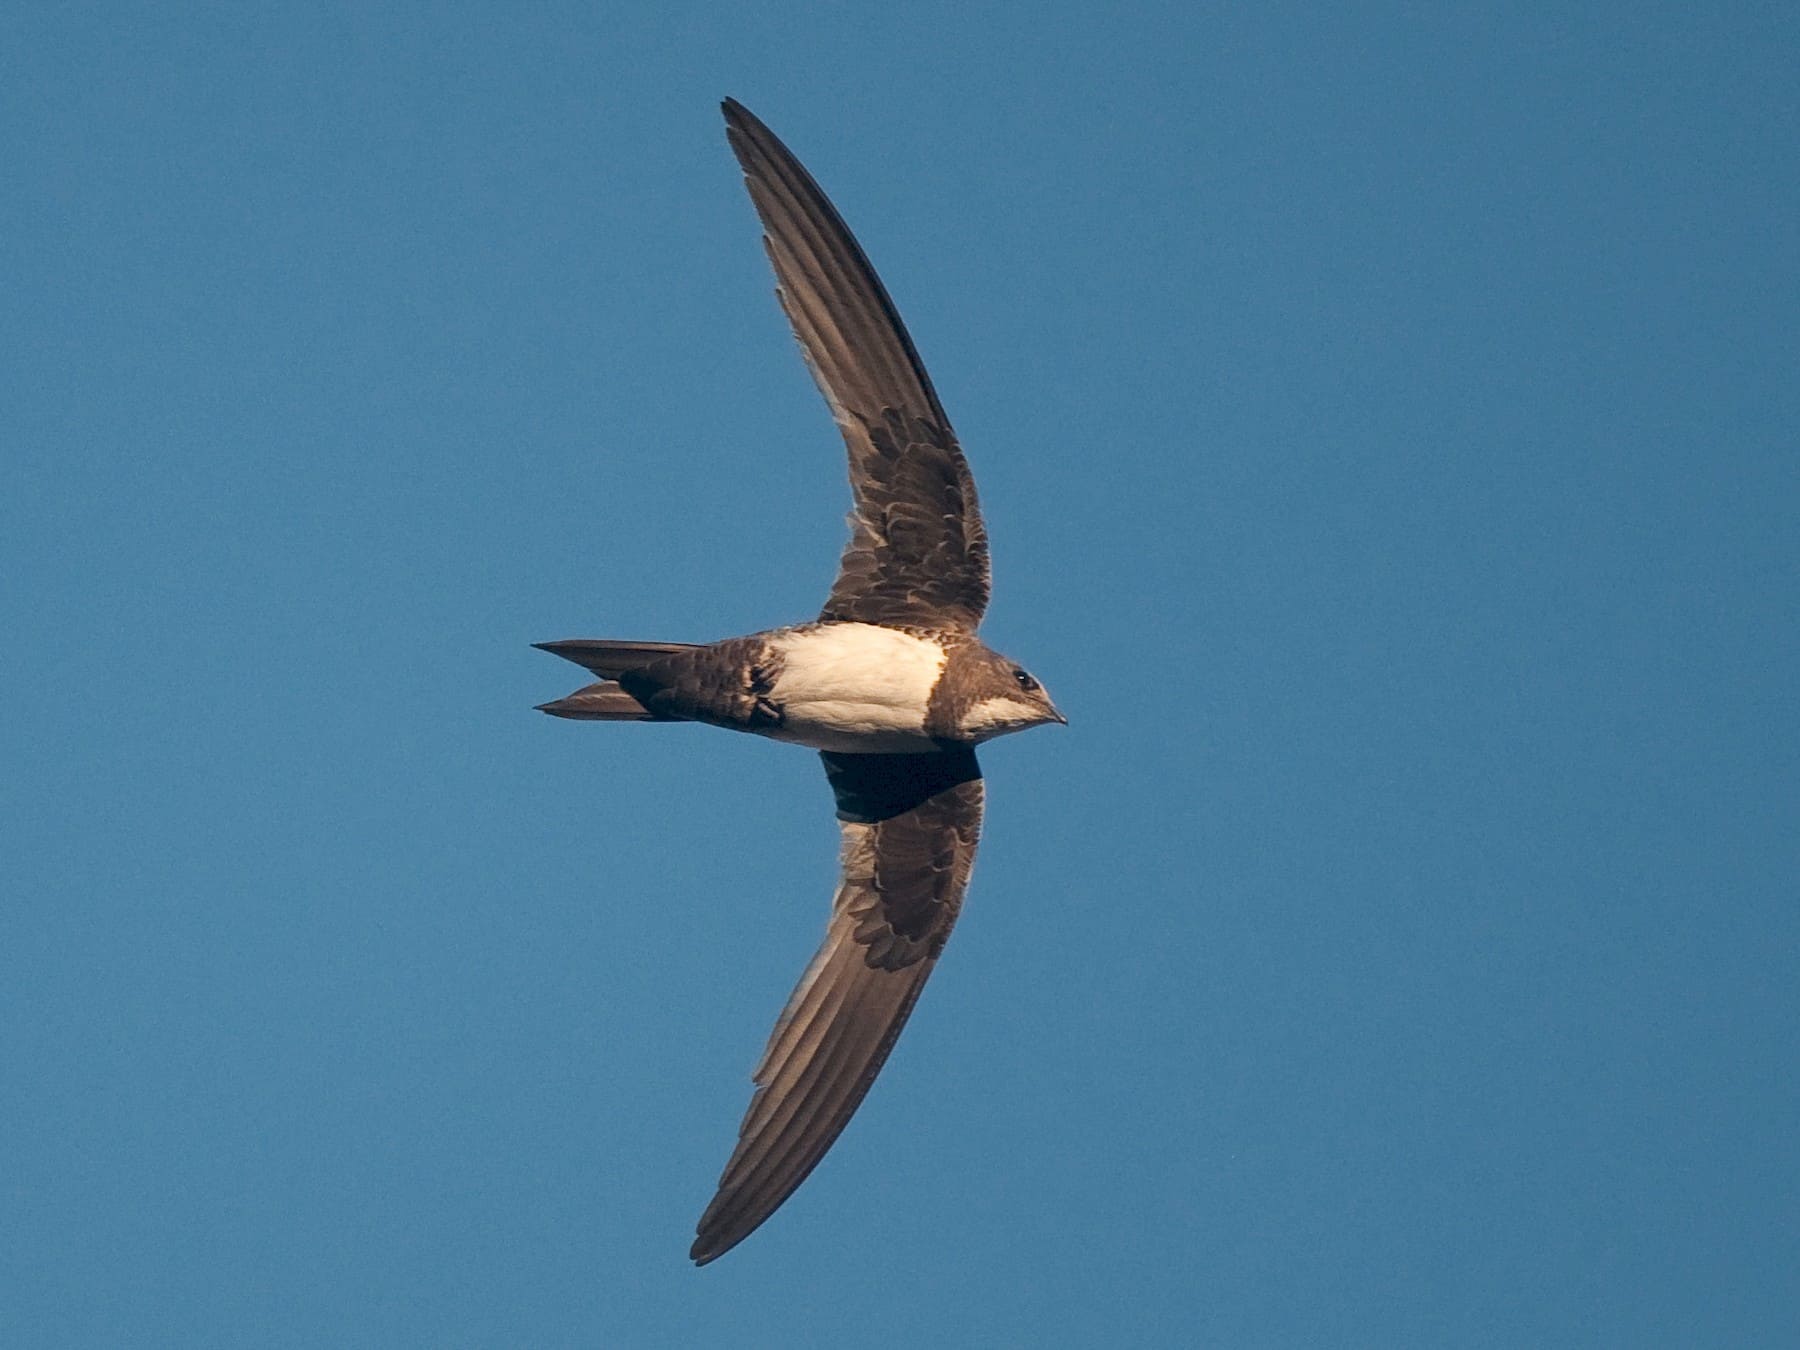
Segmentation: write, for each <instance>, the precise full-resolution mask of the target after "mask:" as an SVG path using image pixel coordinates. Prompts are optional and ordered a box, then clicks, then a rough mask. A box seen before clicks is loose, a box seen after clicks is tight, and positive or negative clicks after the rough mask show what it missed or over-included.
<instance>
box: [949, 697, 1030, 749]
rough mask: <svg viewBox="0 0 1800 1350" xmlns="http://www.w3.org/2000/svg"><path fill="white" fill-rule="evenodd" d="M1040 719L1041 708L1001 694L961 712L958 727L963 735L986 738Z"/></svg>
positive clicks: (1016, 729)
mask: <svg viewBox="0 0 1800 1350" xmlns="http://www.w3.org/2000/svg"><path fill="white" fill-rule="evenodd" d="M1042 721H1044V712H1043V709H1041V708H1035V707H1033V706H1032V705H1031V704H1029V703H1021V702H1020V701H1019V700H1018V699H1016V698H1007V697H1006V696H1005V695H1001V696H999V697H997V698H984V699H982V700H981V702H979V703H977V704H975V705H973V706H972V707H971V708H970V709H969V711H968V712H966V713H964V714H963V719H962V727H961V728H960V729H961V731H962V733H963V735H965V736H970V737H973V738H975V739H977V740H986V739H987V738H988V737H990V736H1003V735H1005V734H1006V733H1007V732H1009V731H1019V730H1022V729H1023V728H1025V727H1030V726H1036V725H1037V724H1038V723H1039V722H1042Z"/></svg>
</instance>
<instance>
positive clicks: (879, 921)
mask: <svg viewBox="0 0 1800 1350" xmlns="http://www.w3.org/2000/svg"><path fill="white" fill-rule="evenodd" d="M822 758H823V759H824V761H825V772H826V775H827V776H828V777H829V778H830V779H831V785H832V788H833V789H834V790H835V791H836V793H837V799H838V819H839V822H840V825H841V828H842V831H843V876H842V879H841V880H840V882H839V883H838V890H837V898H836V899H835V900H834V901H833V903H832V907H831V921H830V924H829V925H828V926H827V928H826V930H825V942H824V945H823V946H821V947H820V948H819V951H818V954H817V955H815V956H814V957H813V959H812V964H811V965H809V966H808V967H807V968H806V973H805V974H804V975H803V976H801V978H800V984H799V986H798V987H797V988H796V989H795V990H794V992H793V994H792V995H791V996H790V997H789V999H788V1003H787V1007H786V1008H784V1009H782V1013H781V1018H780V1020H779V1021H777V1022H776V1024H775V1030H774V1033H773V1034H772V1035H771V1036H770V1037H769V1044H768V1047H767V1048H766V1049H765V1050H764V1051H763V1057H762V1062H761V1063H759V1064H758V1065H757V1066H756V1072H755V1073H754V1074H753V1075H752V1077H753V1079H754V1081H755V1083H756V1095H755V1096H754V1097H753V1098H751V1101H750V1109H749V1111H748V1112H747V1113H746V1114H745V1116H744V1123H743V1125H742V1126H741V1127H740V1128H739V1130H738V1144H737V1148H736V1150H735V1151H734V1152H733V1153H732V1155H731V1161H730V1162H729V1163H727V1164H726V1167H725V1173H724V1175H723V1176H722V1177H720V1179H719V1189H718V1193H717V1194H716V1195H714V1197H713V1201H712V1203H711V1204H710V1205H709V1206H707V1209H706V1213H705V1214H704V1215H703V1216H701V1219H700V1225H699V1236H698V1237H697V1238H696V1239H695V1241H694V1246H693V1250H692V1251H691V1252H690V1253H689V1255H691V1256H692V1257H693V1259H694V1260H695V1261H697V1262H698V1263H700V1264H701V1265H705V1264H706V1263H707V1262H708V1261H711V1260H714V1259H715V1258H717V1257H720V1256H723V1255H724V1254H725V1253H726V1252H728V1251H730V1250H731V1248H733V1247H734V1246H736V1245H737V1244H738V1243H739V1242H742V1241H743V1240H744V1239H745V1238H746V1237H748V1236H749V1235H750V1234H751V1233H752V1232H754V1231H755V1230H756V1228H757V1226H758V1225H759V1224H761V1223H762V1221H763V1220H764V1219H766V1218H768V1217H769V1215H771V1214H773V1213H774V1212H775V1210H776V1209H777V1208H778V1207H779V1206H780V1205H781V1202H782V1201H784V1200H786V1199H787V1198H788V1196H790V1195H792V1194H793V1192H794V1188H795V1187H797V1186H798V1185H799V1184H800V1183H801V1182H802V1181H804V1180H805V1179H806V1176H807V1173H809V1172H811V1171H812V1169H813V1167H814V1166H815V1165H816V1164H817V1163H818V1161H819V1159H820V1158H822V1157H824V1156H825V1151H826V1150H827V1149H829V1148H830V1147H831V1145H832V1142H833V1141H834V1140H836V1139H837V1137H838V1135H839V1134H840V1133H841V1132H842V1131H843V1128H844V1126H845V1124H846V1123H847V1122H848V1121H849V1119H850V1117H851V1115H852V1114H854V1113H855V1111H856V1108H857V1107H858V1106H859V1105H861V1103H862V1099H863V1097H864V1096H865V1095H866V1094H867V1093H868V1091H869V1085H870V1084H871V1083H873V1082H874V1081H875V1075H876V1074H878V1073H879V1072H880V1071H881V1066H882V1064H883V1063H884V1062H885V1061H886V1059H887V1057H888V1052H889V1051H890V1050H892V1049H893V1046H894V1041H895V1039H896V1038H897V1037H898V1036H899V1035H900V1029H901V1028H902V1027H903V1026H905V1025H906V1018H907V1015H908V1014H909V1013H911V1012H912V1007H913V1003H914V1002H915V1001H916V1000H917V999H918V997H919V991H920V990H921V989H923V988H924V987H925V981H926V979H927V978H928V977H929V976H930V974H931V971H932V968H933V967H934V966H935V965H936V964H937V958H938V953H939V952H941V951H942V950H943V947H944V942H945V939H947V938H948V937H949V936H950V928H951V926H952V925H953V924H954V923H955V922H956V916H957V912H958V910H959V909H960V908H961V907H962V897H963V891H964V890H965V889H966V888H967V887H968V884H969V871H970V869H971V868H972V867H973V866H974V865H975V844H976V839H977V836H978V835H979V834H980V831H981V813H982V804H983V789H982V783H981V776H980V775H981V770H980V769H979V768H978V767H977V765H976V763H975V752H974V751H973V750H971V749H970V748H968V747H967V746H961V747H958V748H956V749H953V750H947V751H945V752H944V753H942V754H936V755H838V754H831V753H829V752H827V753H825V754H824V755H823V756H822Z"/></svg>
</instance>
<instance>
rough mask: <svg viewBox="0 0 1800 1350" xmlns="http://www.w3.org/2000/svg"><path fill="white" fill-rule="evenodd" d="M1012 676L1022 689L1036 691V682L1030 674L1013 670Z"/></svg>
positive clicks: (1031, 692)
mask: <svg viewBox="0 0 1800 1350" xmlns="http://www.w3.org/2000/svg"><path fill="white" fill-rule="evenodd" d="M1013 678H1014V679H1015V680H1017V681H1018V682H1019V688H1021V689H1023V690H1024V691H1025V692H1026V693H1028V694H1035V693H1037V687H1038V682H1037V681H1036V680H1034V679H1032V678H1031V676H1029V675H1027V674H1026V673H1025V672H1024V671H1022V670H1015V671H1014V672H1013Z"/></svg>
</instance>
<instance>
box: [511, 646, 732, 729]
mask: <svg viewBox="0 0 1800 1350" xmlns="http://www.w3.org/2000/svg"><path fill="white" fill-rule="evenodd" d="M532 645H533V646H534V647H538V648H540V649H541V650H543V651H547V652H550V653H552V654H553V655H556V656H560V657H562V658H563V659H564V660H565V661H573V662H574V663H575V664H576V665H578V666H583V667H585V668H586V669H588V670H591V671H592V672H593V673H594V674H596V675H598V676H600V679H599V681H598V682H597V683H594V684H590V685H588V686H586V687H585V688H582V689H577V690H576V691H575V692H574V693H572V694H570V695H569V696H568V697H567V698H559V699H556V700H555V701H554V702H551V703H540V704H538V705H537V706H538V711H539V712H547V713H549V714H550V715H551V716H552V717H568V718H572V719H574V720H576V721H580V722H666V721H668V720H670V719H668V718H666V717H659V716H657V715H656V714H655V713H653V712H651V711H650V710H649V709H648V708H646V707H645V706H644V705H643V704H641V703H639V702H638V701H637V700H636V699H635V698H633V697H632V696H631V695H630V694H628V693H626V692H625V690H624V689H622V688H620V686H619V682H618V679H619V676H621V675H624V674H626V673H627V672H629V671H633V670H642V669H643V668H644V667H645V666H648V665H650V664H652V663H653V662H655V661H657V660H660V659H661V658H662V657H665V656H670V655H672V654H674V653H676V652H685V651H688V650H690V649H691V648H693V647H694V646H696V645H698V644H696V643H692V642H622V641H614V640H611V639H608V638H565V639H564V640H563V641H561V642H534V643H533V644H532Z"/></svg>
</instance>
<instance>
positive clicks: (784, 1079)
mask: <svg viewBox="0 0 1800 1350" xmlns="http://www.w3.org/2000/svg"><path fill="white" fill-rule="evenodd" d="M725 118H726V124H727V128H728V130H729V133H730V139H731V145H732V149H733V150H734V152H735V153H736V154H737V156H738V159H739V161H740V163H741V164H742V165H743V168H744V176H745V182H746V184H747V185H748V187H749V189H750V195H751V199H752V201H753V202H754V203H755V205H756V209H757V213H758V214H759V215H760V216H761V217H762V221H763V225H764V229H765V231H766V234H765V236H764V243H765V244H766V246H767V248H768V251H769V257H770V260H771V262H772V263H773V264H774V267H775V272H776V276H777V278H778V280H779V283H780V285H779V289H778V292H777V294H778V295H779V296H780V298H781V302H782V306H783V308H784V309H785V310H786V311H787V314H788V318H789V319H790V321H791V322H792V323H793V326H794V331H795V334H796V336H797V337H798V338H799V339H800V343H801V348H802V350H803V351H804V352H805V354H806V358H807V363H808V365H809V366H810V367H811V369H812V372H813V376H814V378H815V379H816V380H817V382H818V384H819V388H820V390H821V391H822V392H823V393H824V395H825V398H826V402H827V403H828V404H829V406H830V408H831V411H832V415H833V417H834V418H835V419H836V421H837V423H838V427H839V430H840V431H841V432H842V433H843V436H844V441H845V444H846V446H847V448H848V450H849V458H850V479H851V486H852V489H853V491H854V494H855V498H856V509H855V512H854V513H853V514H852V516H851V538H850V542H849V544H848V546H847V547H846V548H845V550H844V555H843V558H842V560H841V562H840V564H839V568H838V577H837V581H836V582H835V584H834V585H833V586H832V590H831V594H830V597H829V598H828V599H827V601H826V604H825V608H824V610H823V612H822V613H821V614H820V616H819V618H818V619H817V620H816V621H814V622H811V623H803V624H797V625H793V626H789V627H784V628H773V629H769V630H767V631H765V632H759V633H751V634H748V635H747V636H744V637H734V638H726V639H724V640H722V641H718V642H711V643H704V644H696V643H682V642H640V641H627V640H621V639H607V638H574V639H569V640H566V641H562V642H546V643H540V644H539V645H540V646H542V647H543V648H545V649H546V650H548V651H551V652H554V653H555V654H557V655H558V656H562V657H565V658H567V659H568V660H570V661H573V662H575V663H576V664H578V665H581V666H584V667H586V668H587V669H588V670H589V671H590V672H592V673H593V674H594V675H596V676H598V677H599V678H598V680H597V681H596V682H595V683H593V684H590V685H588V686H586V687H585V688H582V689H580V690H577V691H576V692H575V693H573V694H570V695H569V696H568V697H566V698H562V699H558V700H556V701H555V702H553V703H547V704H543V705H541V706H542V708H543V710H544V711H545V712H549V713H553V714H555V715H557V716H559V717H568V718H574V719H577V720H585V721H600V722H670V721H684V722H703V723H707V724H710V725H712V726H717V727H724V728H727V729H729V730H733V731H744V732H750V733H752V734H755V735H759V736H765V737H768V738H769V739H772V740H777V741H786V742H790V743H792V744H796V745H803V746H809V747H811V748H812V749H814V750H817V751H818V752H819V753H820V757H821V759H822V760H823V762H824V766H825V774H826V779H827V781H828V782H829V784H830V786H831V788H832V792H833V794H834V796H835V798H836V801H837V814H838V820H839V828H840V830H841V832H842V837H843V849H842V857H841V878H840V881H839V885H838V892H837V896H836V899H835V900H834V902H833V905H832V916H831V920H830V922H829V924H828V926H827V929H826V936H825V942H824V945H823V946H821V947H820V949H819V951H818V953H817V955H815V956H814V958H813V961H812V964H811V965H810V966H808V967H807V970H806V973H805V974H804V975H803V976H802V977H801V981H800V984H799V986H798V987H797V988H796V989H795V990H794V993H793V995H792V997H791V998H790V999H789V1001H788V1006H787V1008H786V1009H785V1010H784V1011H783V1012H782V1014H781V1018H780V1020H779V1021H778V1022H777V1023H776V1027H775V1031H774V1033H773V1035H772V1036H771V1037H770V1039H769V1044H768V1048H767V1049H766V1050H765V1051H764V1053H763V1058H762V1061H761V1063H760V1064H758V1066H757V1068H756V1071H755V1073H754V1074H753V1075H752V1077H753V1079H754V1081H755V1083H756V1085H757V1091H756V1095H755V1097H754V1098H753V1099H752V1101H751V1104H750V1110H749V1112H748V1114H747V1115H746V1116H745V1118H744V1122H743V1125H742V1127H741V1128H740V1130H739V1137H738V1145H737V1148H736V1150H735V1151H734V1152H733V1154H732V1156H731V1161H730V1162H729V1163H728V1164H727V1166H726V1169H725V1174H724V1176H723V1177H721V1179H720V1182H719V1188H718V1191H717V1193H716V1194H715V1195H714V1197H713V1201H712V1204H711V1205H709V1206H708V1208H707V1211H706V1213H705V1215H704V1216H703V1217H702V1218H701V1220H700V1228H699V1235H698V1237H697V1238H696V1240H695V1242H694V1246H693V1250H692V1253H691V1255H692V1256H693V1258H694V1260H696V1261H698V1262H700V1263H701V1264H705V1263H706V1262H708V1261H711V1260H713V1259H715V1258H716V1257H718V1256H721V1255H723V1254H724V1253H725V1252H726V1251H728V1250H729V1249H730V1248H731V1247H733V1246H734V1245H736V1244H737V1243H738V1242H740V1241H742V1240H743V1239H744V1238H745V1237H746V1236H748V1235H749V1234H750V1233H751V1232H752V1231H754V1230H755V1228H756V1227H757V1226H758V1225H759V1224H760V1223H762V1221H763V1220H764V1219H766V1218H767V1217H768V1216H769V1215H770V1214H771V1213H773V1212H774V1210H775V1209H776V1208H777V1207H778V1206H779V1205H780V1204H781V1203H782V1201H784V1200H785V1199H786V1198H787V1197H788V1196H789V1195H790V1194H792V1192H793V1190H794V1188H795V1187H797V1186H798V1185H799V1184H800V1182H801V1181H803V1180H804V1179H805V1178H806V1175H807V1173H808V1172H810V1171H811V1170H812V1168H813V1166H814V1165H815V1164H816V1163H817V1162H818V1161H819V1159H820V1158H821V1157H823V1156H824V1154H825V1151H826V1150H827V1149H828V1148H830V1146H831V1144H832V1142H833V1141H834V1140H835V1139H836V1138H837V1136H838V1133H839V1132H840V1131H841V1130H842V1129H843V1127H844V1125H845V1123H846V1122H847V1121H848V1120H849V1118H850V1116H851V1114H852V1113H853V1112H854V1111H855V1110H856V1108H857V1106H858V1105H859V1104H860V1103H861V1101H862V1099H863V1096H864V1094H866V1093H867V1091H868V1088H869V1085H870V1084H871V1083H872V1082H873V1081H874V1079H875V1075H876V1074H877V1073H878V1072H879V1071H880V1069H881V1066H882V1064H883V1062H884V1061H885V1060H886V1058H887V1055H888V1051H889V1050H890V1049H892V1047H893V1044H894V1040H895V1038H896V1037H897V1036H898V1035H899V1034H900V1029H901V1027H902V1026H904V1025H905V1022H906V1018H907V1016H908V1015H909V1014H910V1012H911V1011H912V1006H913V1003H914V1001H915V1000H916V999H917V998H918V995H919V991H920V989H922V988H923V987H924V984H925V980H926V978H927V976H929V975H930V973H931V970H932V968H933V966H934V965H935V964H936V960H937V956H938V954H939V952H941V951H942V950H943V945H944V941H945V939H946V938H947V937H948V936H949V933H950V928H951V926H952V925H953V924H954V923H955V921H956V916H957V913H958V911H959V910H960V908H961V905H962V898H963V892H964V890H965V889H966V887H967V885H968V881H969V872H970V869H971V868H972V867H973V865H974V860H975V846H976V840H977V837H978V835H979V833H980V829H981V819H982V812H983V808H984V803H985V788H984V785H983V783H982V779H981V770H980V768H979V766H978V765H977V763H976V760H975V750H974V747H975V746H976V745H977V744H979V743H980V742H982V741H986V740H990V739H992V738H993V737H995V736H1001V735H1005V734H1007V733H1009V732H1013V731H1022V730H1025V729H1026V728H1028V727H1032V726H1039V725H1042V724H1044V723H1046V722H1061V721H1063V720H1064V719H1063V717H1062V714H1061V713H1060V712H1058V711H1057V710H1056V707H1055V705H1054V704H1053V703H1051V701H1050V698H1049V696H1048V695H1047V694H1046V693H1045V692H1044V690H1043V688H1042V686H1040V685H1039V684H1038V682H1037V681H1036V680H1035V679H1033V678H1032V677H1031V676H1030V675H1028V674H1026V672H1025V671H1024V670H1022V669H1021V668H1019V667H1018V666H1016V665H1014V664H1013V663H1012V662H1011V661H1009V660H1007V659H1006V658H1005V657H1004V656H1001V655H1000V654H999V653H998V652H996V651H994V650H993V649H992V648H990V647H988V646H987V645H986V644H984V643H983V642H982V641H981V640H980V639H979V638H977V637H976V636H975V629H976V627H977V626H978V625H979V623H980V621H981V616H982V614H983V612H984V611H985V610H986V608H987V601H988V590H989V580H988V547H987V533H986V530H985V528H984V526H983V525H982V520H981V512H980V508H979V506H978V505H977V502H976V497H975V484H974V480H973V478H972V477H971V476H970V474H969V468H968V464H967V463H966V462H965V460H964V458H963V454H962V450H961V448H960V447H959V446H958V445H957V442H956V436H955V433H954V432H953V431H952V430H951V428H950V421H949V419H948V417H946V416H945V414H944V410H943V408H942V406H941V405H940V404H939V403H938V399H937V395H936V393H935V392H934V391H933V390H932V387H931V381H930V379H929V378H928V377H927V376H926V374H925V370H924V367H923V366H922V365H921V364H920V362H919V359H918V354H917V353H916V352H915V351H914V350H913V346H912V340H911V339H910V338H909V337H908V336H907V333H906V329H905V327H904V325H902V324H901V322H900V318H899V315H898V314H897V313H896V312H895V310H894V307H893V302H892V301H891V300H889V299H888V296H887V292H886V291H885V290H884V289H883V288H882V285H881V282H880V281H879V280H878V279H877V278H876V276H875V273H874V270H873V269H872V268H871V267H870V266H869V263H868V259H867V258H865V257H864V256H863V253H862V250H861V248H860V247H859V246H858V245H857V243H856V241H855V239H854V238H853V237H851V235H850V232H849V230H848V229H847V228H846V227H845V226H844V223H843V221H842V220H841V219H840V218H839V217H838V214H837V212H836V211H835V210H834V209H833V207H832V206H831V203H830V202H829V201H827V200H826V198H825V195H824V193H822V192H821V191H820V190H819V188H818V185H817V184H816V183H814V182H813V181H812V178H811V177H810V176H809V175H808V174H807V172H806V170H805V169H803V168H802V167H801V166H800V164H799V162H798V161H797V160H796V159H794V157H793V155H792V154H791V153H790V152H789V151H788V150H787V148H786V147H785V146H783V145H782V144H781V142H780V141H778V140H776V139H775V137H774V135H773V134H772V133H771V132H770V131H769V130H768V128H767V127H765V126H763V125H762V123H761V122H759V121H757V120H756V118H754V117H753V116H751V114H750V113H749V112H748V111H746V110H745V109H744V108H743V107H741V106H740V105H738V104H737V103H734V102H732V101H730V100H727V101H726V104H725Z"/></svg>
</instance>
